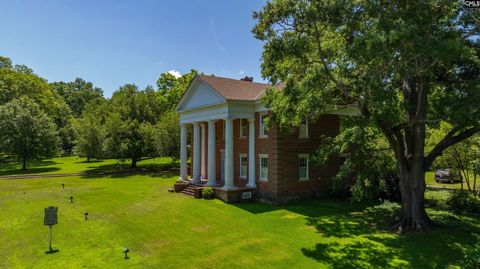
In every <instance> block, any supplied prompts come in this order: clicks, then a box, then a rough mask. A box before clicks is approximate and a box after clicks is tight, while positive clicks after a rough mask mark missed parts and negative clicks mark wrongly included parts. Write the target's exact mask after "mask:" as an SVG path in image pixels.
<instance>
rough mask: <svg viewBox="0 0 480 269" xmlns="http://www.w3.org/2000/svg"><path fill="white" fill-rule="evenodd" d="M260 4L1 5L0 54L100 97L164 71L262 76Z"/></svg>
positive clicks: (237, 0)
mask: <svg viewBox="0 0 480 269" xmlns="http://www.w3.org/2000/svg"><path fill="white" fill-rule="evenodd" d="M265 2H266V1H265V0H190V1H187V0H170V1H167V0H116V1H115V0H81V1H78V0H18V1H17V0H15V1H12V0H0V25H1V27H0V55H1V56H6V57H9V58H11V59H12V60H13V62H14V64H25V65H27V66H28V67H30V68H32V69H33V70H34V72H35V73H36V74H38V75H40V76H42V77H44V78H46V79H47V80H48V81H50V82H53V81H72V80H74V79H75V78H76V77H80V78H83V79H85V80H87V81H91V82H93V84H94V86H97V87H100V88H102V89H103V91H104V94H105V96H107V97H110V96H111V94H112V92H113V91H115V90H116V89H118V87H119V86H121V85H124V84H126V83H135V84H136V85H138V86H139V87H140V88H144V87H146V86H147V85H155V82H156V80H157V79H158V77H159V75H160V74H161V73H163V72H169V71H171V72H172V73H175V74H177V75H178V74H184V73H186V72H189V71H190V69H196V70H198V71H200V72H203V73H205V74H215V75H216V76H223V77H230V78H235V79H239V78H241V77H244V76H246V75H248V76H253V77H254V80H255V81H262V78H261V70H260V64H261V54H262V46H263V43H262V42H261V41H259V40H257V39H255V38H254V36H253V34H252V33H251V29H252V27H253V26H254V24H255V21H254V19H253V18H252V12H253V11H256V10H260V9H261V7H262V6H263V4H264V3H265Z"/></svg>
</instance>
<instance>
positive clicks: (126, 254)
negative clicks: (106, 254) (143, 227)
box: [123, 248, 130, 259]
mask: <svg viewBox="0 0 480 269" xmlns="http://www.w3.org/2000/svg"><path fill="white" fill-rule="evenodd" d="M128 252H130V250H129V249H128V248H124V249H123V253H125V259H128Z"/></svg>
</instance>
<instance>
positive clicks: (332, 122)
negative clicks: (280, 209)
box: [277, 115, 340, 202]
mask: <svg viewBox="0 0 480 269" xmlns="http://www.w3.org/2000/svg"><path fill="white" fill-rule="evenodd" d="M339 130H340V120H339V117H338V116H337V115H324V116H322V117H320V118H319V119H318V120H317V121H315V122H309V124H308V138H299V137H298V128H295V130H292V131H291V132H289V133H286V134H282V135H281V138H280V139H279V143H281V144H282V149H281V152H279V156H281V166H280V169H281V170H282V180H281V181H279V183H278V192H277V195H278V196H279V197H281V198H282V199H280V200H281V201H279V202H286V201H283V200H288V199H295V198H301V197H311V196H317V195H321V194H324V193H325V192H327V191H328V188H329V185H330V184H331V179H332V177H333V176H335V174H336V172H337V171H338V167H339V164H338V160H337V159H334V160H332V161H331V162H330V163H329V164H328V165H326V166H323V167H318V166H315V165H314V164H313V162H312V161H311V157H310V160H309V180H306V181H301V180H299V168H298V167H299V154H309V155H310V156H312V155H313V154H314V152H315V150H316V149H317V148H318V147H319V146H320V143H321V142H320V137H321V136H322V135H324V136H331V137H332V136H336V135H337V134H338V133H339Z"/></svg>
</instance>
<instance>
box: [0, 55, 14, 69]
mask: <svg viewBox="0 0 480 269" xmlns="http://www.w3.org/2000/svg"><path fill="white" fill-rule="evenodd" d="M0 68H5V69H12V68H13V63H12V60H11V59H10V58H8V57H5V56H0Z"/></svg>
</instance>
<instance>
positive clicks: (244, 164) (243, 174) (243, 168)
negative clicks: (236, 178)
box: [240, 154, 248, 178]
mask: <svg viewBox="0 0 480 269" xmlns="http://www.w3.org/2000/svg"><path fill="white" fill-rule="evenodd" d="M247 171H248V159H247V154H240V178H247Z"/></svg>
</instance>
